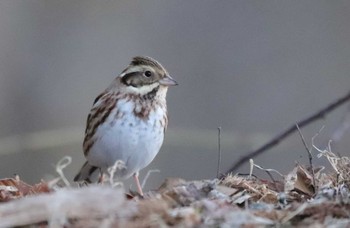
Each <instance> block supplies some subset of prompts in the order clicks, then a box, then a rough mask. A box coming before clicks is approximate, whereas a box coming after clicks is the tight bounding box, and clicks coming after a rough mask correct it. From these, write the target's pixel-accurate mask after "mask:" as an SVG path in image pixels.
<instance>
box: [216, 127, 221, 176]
mask: <svg viewBox="0 0 350 228" xmlns="http://www.w3.org/2000/svg"><path fill="white" fill-rule="evenodd" d="M220 164H221V127H218V166H217V169H216V178H219V175H220Z"/></svg>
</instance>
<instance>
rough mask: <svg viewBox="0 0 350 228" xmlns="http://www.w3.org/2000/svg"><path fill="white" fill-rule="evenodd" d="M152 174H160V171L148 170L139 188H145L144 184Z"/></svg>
mask: <svg viewBox="0 0 350 228" xmlns="http://www.w3.org/2000/svg"><path fill="white" fill-rule="evenodd" d="M152 173H160V170H159V169H151V170H148V172H147V174H146V176H145V178H143V181H142V184H141V188H144V187H145V185H146V182H147V180H148V178H149V177H150V175H151V174H152Z"/></svg>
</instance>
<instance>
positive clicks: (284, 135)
mask: <svg viewBox="0 0 350 228" xmlns="http://www.w3.org/2000/svg"><path fill="white" fill-rule="evenodd" d="M349 100H350V91H349V92H348V93H347V94H346V95H345V96H343V97H341V98H339V99H338V100H336V101H335V102H333V103H331V104H329V105H328V106H326V107H325V108H323V109H321V110H320V111H318V112H316V113H315V114H313V115H311V116H309V117H307V118H306V119H304V120H301V121H299V122H298V123H297V124H298V125H299V127H300V128H303V127H305V126H307V125H309V124H310V123H312V122H314V121H316V120H318V119H322V118H324V117H325V116H326V115H327V114H328V113H330V112H332V111H333V110H334V109H336V108H338V107H339V106H341V105H342V104H344V103H346V102H347V101H349ZM296 130H297V128H296V126H295V124H293V125H292V126H290V127H289V128H288V129H287V130H286V131H284V132H282V133H281V134H280V135H277V137H275V138H273V139H272V140H271V141H269V142H268V143H266V144H265V145H263V146H261V147H260V148H258V149H257V150H254V151H252V152H250V153H246V155H244V156H243V157H241V158H240V159H239V160H238V161H237V162H236V163H234V164H233V165H232V167H231V168H230V169H229V170H228V171H227V172H226V173H232V172H234V171H236V170H237V169H238V168H239V167H241V165H242V164H244V163H246V162H247V161H249V159H250V158H254V157H256V156H258V155H260V154H262V153H264V152H265V151H267V150H268V149H271V148H272V147H274V146H276V145H278V144H279V143H280V142H281V141H282V140H283V139H285V138H287V137H288V136H289V135H290V134H292V133H294V132H295V131H296Z"/></svg>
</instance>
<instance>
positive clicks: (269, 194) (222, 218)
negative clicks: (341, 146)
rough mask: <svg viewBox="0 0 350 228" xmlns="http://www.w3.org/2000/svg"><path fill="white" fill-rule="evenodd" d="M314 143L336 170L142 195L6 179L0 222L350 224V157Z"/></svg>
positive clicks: (235, 179) (0, 191)
mask: <svg viewBox="0 0 350 228" xmlns="http://www.w3.org/2000/svg"><path fill="white" fill-rule="evenodd" d="M315 148H316V147H315ZM316 149H317V148H316ZM317 150H318V152H319V157H322V156H323V157H326V158H327V160H328V161H329V162H330V163H331V165H332V168H333V171H332V172H327V173H326V172H325V170H324V169H323V168H314V170H313V171H312V170H310V168H307V167H304V166H301V165H296V166H295V168H294V169H293V170H292V171H291V172H289V173H287V174H286V175H283V174H280V173H279V176H280V179H279V180H276V179H275V178H272V181H269V180H263V179H259V178H257V177H254V176H253V175H250V176H238V175H228V176H226V177H225V178H223V179H221V180H218V179H214V180H199V181H185V180H183V179H180V178H169V179H166V180H165V181H164V183H163V184H162V185H161V187H160V188H159V189H157V190H154V191H149V192H147V193H146V194H145V196H144V197H143V198H141V197H140V196H138V195H132V194H130V193H129V194H128V197H127V194H126V193H125V192H124V190H123V188H122V187H121V186H120V185H118V184H116V183H112V182H105V183H103V184H100V185H94V184H92V185H90V186H85V187H81V188H71V187H59V186H57V183H58V181H57V179H56V180H53V181H51V182H49V183H46V182H41V183H39V184H37V185H34V186H31V185H29V184H26V183H24V182H23V181H21V180H19V178H18V177H16V178H8V179H2V180H0V227H15V226H31V227H36V226H37V227H203V226H204V227H264V226H298V227H307V226H310V225H313V227H328V226H333V227H349V226H350V191H349V183H350V180H349V178H350V165H349V159H348V158H347V157H339V156H337V155H335V154H334V153H332V152H330V151H327V150H324V151H322V150H319V149H317ZM255 167H258V166H257V165H255ZM271 170H272V169H271ZM61 178H62V177H61ZM314 179H315V180H314ZM314 184H317V186H314ZM316 189H317V190H316Z"/></svg>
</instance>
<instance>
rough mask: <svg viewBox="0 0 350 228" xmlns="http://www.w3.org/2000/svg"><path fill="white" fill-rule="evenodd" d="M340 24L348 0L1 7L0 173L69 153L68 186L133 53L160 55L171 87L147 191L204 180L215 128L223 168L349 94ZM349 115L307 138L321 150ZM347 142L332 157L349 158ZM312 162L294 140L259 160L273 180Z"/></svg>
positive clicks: (315, 127) (22, 1) (50, 163)
mask: <svg viewBox="0 0 350 228" xmlns="http://www.w3.org/2000/svg"><path fill="white" fill-rule="evenodd" d="M349 21H350V1H346V0H343V1H320V0H310V1H260V0H256V1H213V0H212V1H207V0H191V1H188V0H183V1H179V0H176V1H161V0H159V1H141V0H140V1H134V0H124V1H112V0H99V1H90V0H60V1H54V0H1V1H0V178H4V177H11V176H12V175H13V174H15V173H16V174H19V175H20V177H21V178H22V179H23V180H25V181H27V182H29V183H37V182H39V181H40V179H41V178H44V179H50V178H52V177H53V176H56V173H55V168H54V167H55V165H54V164H55V163H57V161H58V160H59V159H61V158H62V157H63V156H65V155H69V156H71V157H72V158H73V162H72V164H71V165H70V166H69V167H68V168H67V169H66V170H65V173H66V175H67V177H68V178H69V179H70V180H71V179H72V178H73V175H74V174H75V173H76V172H77V171H78V169H79V168H80V166H81V165H82V163H83V162H84V157H83V153H82V149H81V144H82V138H83V131H84V128H85V121H86V116H87V114H88V112H89V110H90V108H91V105H92V102H93V100H94V98H95V97H96V96H97V95H98V94H99V93H100V92H101V91H103V90H104V89H105V87H106V86H107V85H108V84H109V83H110V82H111V81H112V80H113V78H114V77H115V76H116V75H117V74H119V73H120V72H121V71H122V70H123V69H124V67H125V66H126V65H127V64H128V63H129V61H130V59H131V58H132V57H133V56H135V55H148V56H151V57H154V58H156V59H157V60H159V61H160V62H161V63H162V64H163V65H164V66H165V67H166V68H167V69H168V71H169V72H170V74H171V75H172V76H173V77H174V78H175V79H176V80H177V81H178V82H179V84H180V85H179V86H177V87H174V88H171V89H170V91H169V93H168V108H169V113H170V122H169V126H168V132H167V135H166V140H165V143H164V145H163V147H162V149H161V152H160V153H159V155H158V156H157V157H156V159H155V160H154V161H153V163H152V164H151V165H150V166H149V167H148V168H147V169H145V170H144V171H143V172H142V173H141V177H142V176H144V175H145V173H146V171H147V170H149V169H160V171H161V172H160V173H156V174H152V176H151V177H150V179H149V181H148V182H147V187H146V188H148V189H149V188H155V187H157V186H158V185H159V184H160V183H161V182H162V181H163V180H164V178H166V177H182V178H186V179H200V178H212V177H214V176H215V175H216V163H217V127H219V126H221V127H222V151H223V152H222V164H221V171H225V170H226V169H227V168H228V167H229V166H230V165H231V164H233V163H234V162H235V161H236V160H237V159H238V158H239V157H240V156H241V155H243V154H244V153H247V152H248V151H250V150H253V149H256V148H258V147H259V146H261V145H262V144H264V143H265V142H267V141H268V140H269V139H271V138H272V137H274V136H275V135H276V134H278V133H280V132H282V131H283V130H285V129H286V128H287V127H289V126H290V125H291V124H293V123H295V122H296V121H298V120H301V119H303V118H305V117H307V116H309V115H310V114H312V113H314V112H315V111H317V110H319V109H320V108H322V107H324V106H326V105H327V104H329V103H330V102H332V101H333V100H335V99H337V98H338V97H340V96H342V95H343V94H345V93H347V92H348V91H349V88H350V87H349V85H350V42H349V40H350V26H349ZM347 110H348V107H347V106H346V105H345V106H344V107H342V108H340V109H338V110H337V111H336V112H334V113H332V114H331V115H329V116H328V117H327V118H326V119H325V120H322V121H317V122H315V123H313V124H312V125H310V126H308V127H307V128H305V129H302V131H303V134H304V136H305V138H306V140H307V142H308V143H310V141H311V137H312V136H313V135H315V134H316V133H317V132H318V131H319V130H320V129H321V127H322V126H324V127H325V128H324V130H323V131H322V132H321V134H320V136H319V137H318V138H317V139H316V141H315V143H316V145H317V146H319V147H320V148H325V146H326V145H327V143H328V141H329V140H330V139H332V138H333V137H334V133H335V132H336V131H337V129H339V127H340V126H341V125H342V121H343V119H344V118H345V116H346V113H347ZM349 137H350V134H349V133H348V132H346V133H345V134H343V135H342V137H341V138H340V139H339V140H337V142H334V143H333V151H334V152H337V153H340V154H342V155H349V146H350V143H349V142H350V140H349ZM315 154H316V153H315ZM307 161H308V160H307V156H306V152H305V149H304V147H303V144H302V142H301V140H300V138H299V135H298V134H294V135H292V136H291V137H289V138H288V139H287V140H286V141H283V142H282V143H281V144H280V145H279V146H277V147H275V148H274V149H272V150H270V151H268V152H267V153H265V154H263V155H261V156H259V157H258V158H256V159H255V162H256V163H257V164H259V165H261V166H264V167H268V168H274V169H277V170H279V171H280V172H282V173H286V172H288V171H289V170H291V169H292V168H293V166H294V165H295V162H300V163H302V164H307ZM315 163H316V164H320V165H324V164H325V162H324V159H317V158H315ZM247 171H248V164H246V165H245V166H242V169H241V170H240V172H243V173H244V172H245V173H246V172H247Z"/></svg>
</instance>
